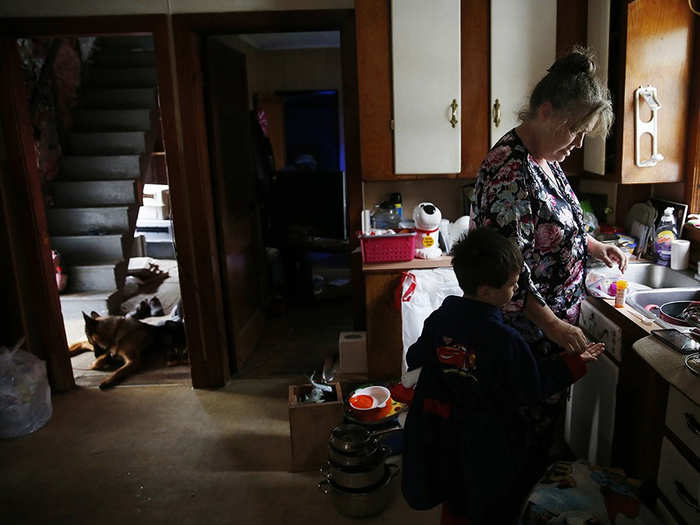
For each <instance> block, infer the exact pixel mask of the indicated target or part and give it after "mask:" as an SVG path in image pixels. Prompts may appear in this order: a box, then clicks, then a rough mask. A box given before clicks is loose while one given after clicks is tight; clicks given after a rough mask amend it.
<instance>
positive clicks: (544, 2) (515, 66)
mask: <svg viewBox="0 0 700 525" xmlns="http://www.w3.org/2000/svg"><path fill="white" fill-rule="evenodd" d="M556 38H557V0H491V31H490V40H491V71H490V74H491V105H490V107H491V125H490V130H491V141H490V144H491V145H493V144H495V143H496V141H497V140H498V139H500V138H501V137H502V136H503V135H504V134H505V133H507V132H508V131H510V130H511V129H512V128H514V127H515V126H517V125H518V124H519V123H520V122H519V120H518V111H520V108H521V107H522V106H524V105H525V104H527V102H528V96H529V94H530V92H531V91H532V89H533V88H534V87H535V84H537V82H538V81H539V80H540V79H541V78H542V77H543V76H544V74H545V72H546V71H547V68H548V67H549V66H550V65H552V63H553V62H554V60H555V55H556Z"/></svg>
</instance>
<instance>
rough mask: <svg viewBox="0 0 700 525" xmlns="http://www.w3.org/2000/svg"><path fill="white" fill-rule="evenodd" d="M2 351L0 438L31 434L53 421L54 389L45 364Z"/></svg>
mask: <svg viewBox="0 0 700 525" xmlns="http://www.w3.org/2000/svg"><path fill="white" fill-rule="evenodd" d="M23 342H24V338H22V339H20V341H19V342H18V343H17V344H16V345H15V346H14V348H11V349H10V348H6V347H0V438H13V437H19V436H24V435H26V434H30V433H32V432H34V431H35V430H38V429H39V428H41V427H43V426H44V425H45V424H46V422H47V421H48V420H49V419H50V418H51V414H52V411H53V410H52V406H51V389H50V388H49V381H48V378H47V375H46V363H45V362H44V361H42V360H41V359H39V358H38V357H36V356H35V355H34V354H31V353H29V352H27V351H26V350H21V349H20V346H21V345H22V343H23Z"/></svg>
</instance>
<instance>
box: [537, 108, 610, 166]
mask: <svg viewBox="0 0 700 525" xmlns="http://www.w3.org/2000/svg"><path fill="white" fill-rule="evenodd" d="M597 121H598V117H594V118H593V119H591V120H589V121H588V122H587V123H586V124H585V125H584V127H583V128H580V129H572V128H571V126H570V125H569V124H567V123H566V122H562V121H561V120H558V119H556V118H555V117H554V116H552V118H551V119H550V123H549V126H548V130H549V132H548V133H547V136H546V137H544V140H543V144H542V152H543V158H544V159H545V160H547V161H549V162H554V161H556V162H562V161H564V160H565V159H566V158H567V157H568V156H569V155H570V154H571V152H572V151H573V150H574V148H580V147H582V146H583V139H584V138H585V136H586V134H587V133H589V132H590V131H591V130H592V129H593V128H594V127H595V125H596V123H597Z"/></svg>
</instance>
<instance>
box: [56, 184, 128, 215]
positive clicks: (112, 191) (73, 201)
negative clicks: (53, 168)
mask: <svg viewBox="0 0 700 525" xmlns="http://www.w3.org/2000/svg"><path fill="white" fill-rule="evenodd" d="M51 189H52V191H53V200H54V203H55V205H56V206H57V207H59V208H71V207H86V206H110V205H111V206H113V205H118V204H127V205H128V204H136V201H137V198H138V194H137V191H136V182H135V181H134V180H84V181H61V180H59V181H56V182H52V183H51Z"/></svg>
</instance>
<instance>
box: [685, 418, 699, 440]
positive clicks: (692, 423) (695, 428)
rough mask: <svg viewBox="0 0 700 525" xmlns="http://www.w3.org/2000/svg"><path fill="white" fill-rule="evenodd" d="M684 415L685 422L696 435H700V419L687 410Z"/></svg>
mask: <svg viewBox="0 0 700 525" xmlns="http://www.w3.org/2000/svg"><path fill="white" fill-rule="evenodd" d="M683 415H684V416H685V424H686V425H688V428H689V429H690V431H691V432H692V433H693V434H695V435H696V436H700V424H698V420H697V419H695V416H694V415H693V414H691V413H690V412H685V413H683Z"/></svg>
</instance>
